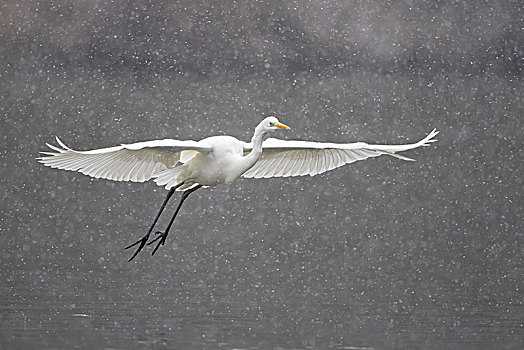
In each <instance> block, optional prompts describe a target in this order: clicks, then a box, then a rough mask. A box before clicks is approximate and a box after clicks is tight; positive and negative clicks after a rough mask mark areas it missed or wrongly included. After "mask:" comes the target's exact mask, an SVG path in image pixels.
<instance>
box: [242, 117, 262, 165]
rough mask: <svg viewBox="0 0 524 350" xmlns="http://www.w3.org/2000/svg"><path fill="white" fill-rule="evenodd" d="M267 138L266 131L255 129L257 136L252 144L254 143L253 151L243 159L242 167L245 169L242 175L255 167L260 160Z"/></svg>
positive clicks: (252, 140)
mask: <svg viewBox="0 0 524 350" xmlns="http://www.w3.org/2000/svg"><path fill="white" fill-rule="evenodd" d="M266 138H267V133H266V131H262V130H261V129H259V128H258V127H257V128H256V129H255V134H254V135H253V138H252V139H251V142H252V143H253V149H252V150H251V152H249V153H248V154H247V155H246V156H245V157H244V158H243V159H242V163H243V164H242V167H243V168H244V171H243V172H242V173H244V172H246V171H248V170H249V169H250V168H251V167H252V166H253V165H255V163H256V162H257V160H258V158H260V155H261V154H262V142H264V140H265V139H266Z"/></svg>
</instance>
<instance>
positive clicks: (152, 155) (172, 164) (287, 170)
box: [38, 117, 438, 260]
mask: <svg viewBox="0 0 524 350" xmlns="http://www.w3.org/2000/svg"><path fill="white" fill-rule="evenodd" d="M277 129H286V130H289V127H288V126H286V125H284V124H282V123H280V122H279V121H278V120H277V119H276V118H275V117H267V118H265V119H264V120H263V121H262V122H260V124H259V125H258V126H257V127H256V128H255V133H254V135H253V138H252V139H251V142H250V143H245V142H242V141H239V140H238V139H236V138H234V137H231V136H213V137H208V138H206V139H203V140H202V141H191V140H187V141H179V140H171V139H166V140H155V141H145V142H138V143H133V144H128V145H121V146H116V147H109V148H102V149H95V150H91V151H75V150H73V149H71V148H69V147H67V146H66V145H65V144H64V143H63V142H62V141H60V139H58V137H57V138H56V141H57V142H58V145H59V146H60V147H56V146H53V145H49V144H47V146H49V148H51V149H52V150H53V151H54V152H42V153H43V154H44V156H43V157H40V158H38V161H39V162H40V163H42V164H44V165H46V166H49V167H52V168H58V169H64V170H71V171H78V172H81V173H82V174H85V175H89V176H92V177H95V178H103V179H109V180H115V181H134V182H144V181H147V180H150V179H153V180H154V181H155V182H156V184H157V185H160V186H164V187H165V188H166V189H168V190H169V192H168V194H167V197H166V199H165V200H164V203H163V204H162V207H161V208H160V211H159V212H158V214H157V216H156V218H155V220H154V221H153V224H152V225H151V226H150V227H149V230H148V231H147V233H146V234H145V235H144V236H143V237H142V238H140V239H139V240H138V241H136V242H135V243H133V244H131V245H129V246H128V247H126V249H128V248H131V247H134V246H135V245H139V246H138V249H137V250H136V251H135V253H134V254H133V256H132V257H131V259H129V260H133V259H134V258H135V256H136V255H137V254H138V253H139V252H140V251H141V250H142V249H143V248H144V246H145V245H146V244H148V245H149V244H152V243H154V242H156V241H159V242H158V243H157V245H156V247H155V249H154V250H153V253H152V254H154V253H155V252H156V251H157V249H158V248H159V247H160V245H163V244H164V243H165V241H166V237H167V235H168V233H169V230H170V228H171V225H172V224H173V221H174V220H175V217H176V215H177V214H178V211H179V210H180V208H181V206H182V203H183V202H184V200H185V199H186V198H187V196H189V194H191V193H192V192H194V191H196V190H197V189H199V188H201V187H205V186H215V185H219V184H223V183H231V182H233V181H234V180H235V179H237V178H238V177H240V176H244V177H247V178H269V177H282V176H283V177H286V176H301V175H310V176H314V175H317V174H321V173H323V172H326V171H329V170H332V169H335V168H338V167H340V166H343V165H344V164H349V163H353V162H355V161H357V160H361V159H366V158H369V157H377V156H380V155H383V154H385V155H389V156H393V157H396V158H399V159H404V160H412V159H410V158H407V157H404V156H401V155H398V154H396V152H402V151H406V150H409V149H413V148H417V147H420V146H427V145H429V144H430V143H431V142H435V141H436V140H435V139H434V137H435V135H437V134H438V131H436V130H433V131H432V132H430V133H429V135H428V136H426V137H425V138H424V139H422V140H421V141H419V142H416V143H412V144H406V145H370V144H367V143H363V142H357V143H322V142H308V141H286V140H279V139H274V138H269V139H268V134H269V133H270V132H272V131H274V130H277ZM175 190H178V191H185V192H184V193H183V195H182V198H181V200H180V203H179V204H178V207H177V209H176V210H175V213H174V215H173V217H172V218H171V221H170V222H169V225H168V226H167V228H166V230H165V231H157V234H158V236H157V237H156V238H154V239H153V240H151V241H149V237H150V234H151V232H152V230H153V228H154V226H155V225H156V223H157V221H158V219H159V217H160V215H161V213H162V211H163V210H164V208H165V206H166V204H167V202H168V201H169V199H170V198H171V196H172V195H173V193H174V192H175Z"/></svg>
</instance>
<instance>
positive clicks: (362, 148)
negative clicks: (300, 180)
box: [242, 130, 438, 178]
mask: <svg viewBox="0 0 524 350" xmlns="http://www.w3.org/2000/svg"><path fill="white" fill-rule="evenodd" d="M437 134H438V131H436V130H433V131H432V132H430V133H429V134H428V136H426V137H425V138H424V139H422V140H420V141H419V142H417V143H412V144H407V145H369V144H367V143H364V142H357V143H322V142H308V141H286V140H279V139H274V138H270V139H267V140H266V141H264V143H263V144H262V155H261V157H260V159H259V160H258V161H257V162H256V163H255V165H253V167H251V169H249V170H248V171H246V172H245V173H244V174H243V175H242V176H243V177H247V178H269V177H287V176H302V175H310V176H314V175H317V174H321V173H323V172H326V171H329V170H332V169H335V168H338V167H340V166H342V165H345V164H349V163H353V162H356V161H357V160H362V159H366V158H369V157H377V156H380V155H383V154H386V155H390V156H393V157H396V158H399V159H403V160H413V159H411V158H407V157H404V156H401V155H398V154H396V152H402V151H406V150H409V149H413V148H417V147H420V146H428V145H429V144H430V143H431V142H435V141H436V140H435V139H434V138H433V137H435V136H436V135H437ZM252 148H253V145H252V144H251V143H249V144H246V145H245V147H244V150H245V151H246V152H249V151H251V149H252Z"/></svg>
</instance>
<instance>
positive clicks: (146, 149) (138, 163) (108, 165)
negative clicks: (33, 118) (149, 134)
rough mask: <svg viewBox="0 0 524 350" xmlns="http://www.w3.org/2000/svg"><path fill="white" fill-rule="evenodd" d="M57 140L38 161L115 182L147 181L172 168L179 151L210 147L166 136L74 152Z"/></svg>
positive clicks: (206, 150)
mask: <svg viewBox="0 0 524 350" xmlns="http://www.w3.org/2000/svg"><path fill="white" fill-rule="evenodd" d="M56 141H57V143H58V145H59V146H60V147H57V146H54V145H50V144H47V146H48V147H49V148H50V149H51V150H52V151H54V152H42V153H43V156H42V157H39V158H37V159H38V161H39V162H40V163H42V164H44V165H46V166H49V167H51V168H57V169H64V170H71V171H78V172H80V173H82V174H85V175H88V176H92V177H95V178H103V179H109V180H115V181H133V182H143V181H147V180H149V179H151V177H152V176H153V175H154V174H156V173H158V172H160V171H162V170H165V169H168V168H172V167H174V166H175V165H176V164H177V162H178V161H179V159H180V153H181V152H182V151H186V150H190V151H193V152H209V151H211V150H212V147H211V146H210V145H207V144H205V143H204V142H196V141H191V140H187V141H179V140H171V139H165V140H154V141H144V142H138V143H134V144H126V145H121V146H115V147H108V148H101V149H94V150H90V151H75V150H73V149H71V148H69V147H68V146H66V145H65V144H64V143H63V142H62V141H61V140H60V139H59V138H58V137H57V138H56Z"/></svg>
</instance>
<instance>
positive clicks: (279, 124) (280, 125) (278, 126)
mask: <svg viewBox="0 0 524 350" xmlns="http://www.w3.org/2000/svg"><path fill="white" fill-rule="evenodd" d="M275 126H276V127H277V128H280V129H285V130H291V128H290V127H289V126H287V125H285V124H282V123H278V124H277V125H275Z"/></svg>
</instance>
